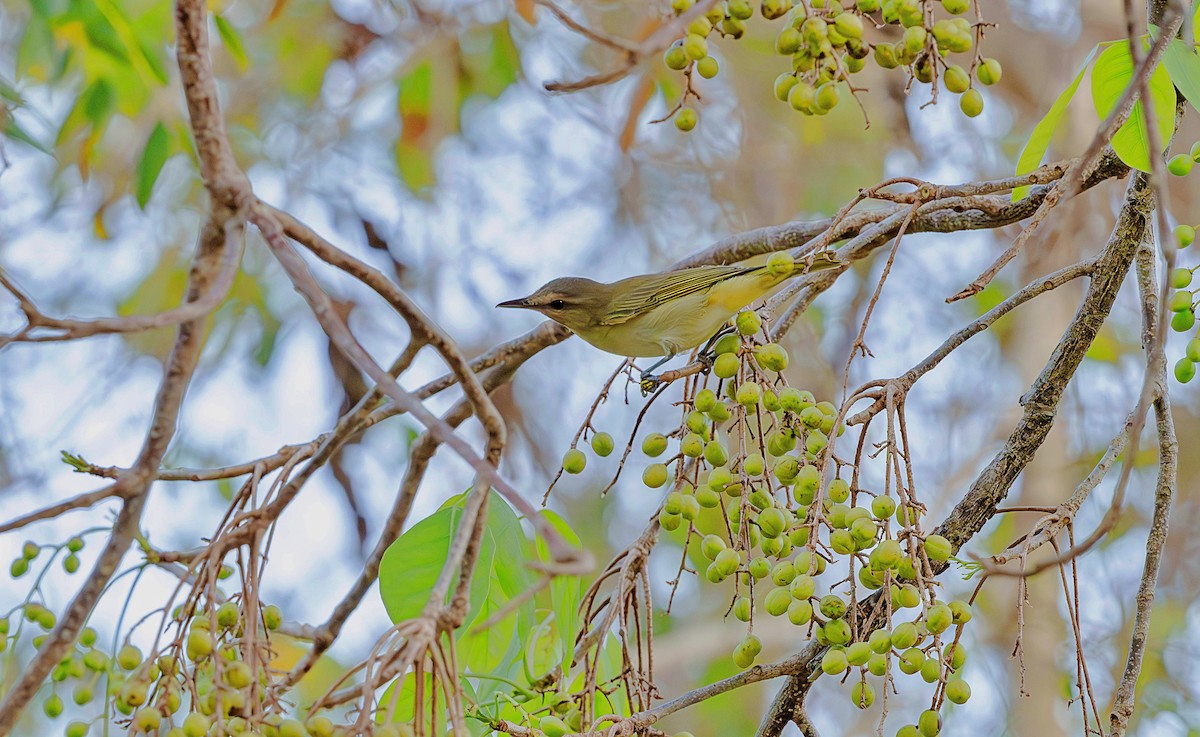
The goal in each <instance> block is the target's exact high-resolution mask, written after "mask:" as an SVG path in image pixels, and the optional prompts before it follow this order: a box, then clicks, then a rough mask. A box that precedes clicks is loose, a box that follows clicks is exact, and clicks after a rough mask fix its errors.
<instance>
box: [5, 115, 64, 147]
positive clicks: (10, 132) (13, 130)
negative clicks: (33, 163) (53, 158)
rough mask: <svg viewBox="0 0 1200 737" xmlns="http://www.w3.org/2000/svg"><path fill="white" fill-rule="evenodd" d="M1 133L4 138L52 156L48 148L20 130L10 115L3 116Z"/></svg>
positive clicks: (18, 124) (19, 126) (23, 130)
mask: <svg viewBox="0 0 1200 737" xmlns="http://www.w3.org/2000/svg"><path fill="white" fill-rule="evenodd" d="M3 133H4V136H5V138H9V139H12V140H14V141H20V142H21V143H24V144H25V145H27V146H30V147H32V148H35V149H37V150H38V151H41V152H42V153H44V154H49V155H53V152H51V150H50V149H49V148H47V147H46V146H45V145H43V144H42V143H41V142H40V141H38V140H37V139H36V138H34V137H33V136H32V135H30V133H29V132H28V131H26V130H25V129H24V128H22V127H21V125H20V123H18V122H17V121H16V120H15V119H14V118H13V117H12V114H11V113H10V114H9V115H7V116H5V120H4V129H3Z"/></svg>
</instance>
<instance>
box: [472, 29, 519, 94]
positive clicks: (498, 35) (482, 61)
mask: <svg viewBox="0 0 1200 737" xmlns="http://www.w3.org/2000/svg"><path fill="white" fill-rule="evenodd" d="M460 55H461V59H460V67H461V69H462V72H463V76H464V82H465V84H464V86H463V89H464V91H465V92H467V93H476V94H483V95H487V96H488V97H493V98H494V97H499V96H500V93H502V92H504V90H505V89H507V88H508V86H509V85H510V84H512V83H513V82H515V81H516V79H517V75H518V73H519V72H520V69H521V53H520V51H518V50H517V47H516V44H514V43H513V40H512V36H511V35H509V28H508V23H506V22H502V23H496V24H495V25H492V26H484V27H482V28H473V29H470V30H469V31H467V33H466V34H465V37H464V39H463V43H462V46H461V49H460Z"/></svg>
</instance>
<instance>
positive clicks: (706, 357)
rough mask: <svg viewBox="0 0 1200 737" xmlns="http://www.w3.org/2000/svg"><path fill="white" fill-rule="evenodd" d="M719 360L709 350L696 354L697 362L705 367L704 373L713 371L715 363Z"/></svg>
mask: <svg viewBox="0 0 1200 737" xmlns="http://www.w3.org/2000/svg"><path fill="white" fill-rule="evenodd" d="M716 362H717V357H716V356H714V355H713V354H712V353H709V352H708V351H702V352H701V353H699V354H698V355H697V356H696V363H699V364H700V365H701V366H703V367H704V369H703V371H704V373H706V374H707V373H708V372H709V371H712V367H713V364H714V363H716Z"/></svg>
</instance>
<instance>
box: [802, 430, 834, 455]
mask: <svg viewBox="0 0 1200 737" xmlns="http://www.w3.org/2000/svg"><path fill="white" fill-rule="evenodd" d="M828 444H829V438H827V437H826V436H825V433H823V432H821V431H820V430H810V431H809V433H808V437H806V438H805V439H804V450H805V452H806V453H810V454H811V456H810V457H816V455H817V454H818V453H820V452H821V451H823V450H825V446H826V445H828Z"/></svg>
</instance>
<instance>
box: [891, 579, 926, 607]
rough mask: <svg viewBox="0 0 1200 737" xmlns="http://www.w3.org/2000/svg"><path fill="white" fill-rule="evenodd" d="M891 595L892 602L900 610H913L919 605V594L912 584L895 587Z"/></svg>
mask: <svg viewBox="0 0 1200 737" xmlns="http://www.w3.org/2000/svg"><path fill="white" fill-rule="evenodd" d="M892 593H893V597H892V600H893V601H894V602H895V604H896V606H898V607H899V608H901V609H914V608H916V607H919V606H920V605H921V592H920V590H918V589H917V587H916V586H913V585H912V584H907V583H906V584H904V585H903V586H896V587H895V589H894V590H893V591H892Z"/></svg>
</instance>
